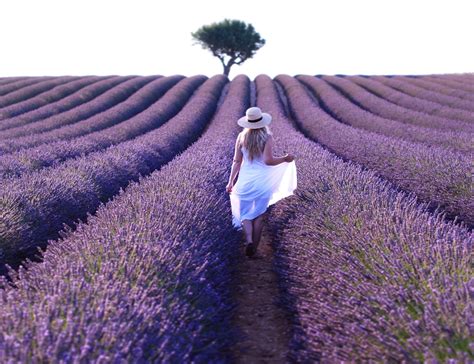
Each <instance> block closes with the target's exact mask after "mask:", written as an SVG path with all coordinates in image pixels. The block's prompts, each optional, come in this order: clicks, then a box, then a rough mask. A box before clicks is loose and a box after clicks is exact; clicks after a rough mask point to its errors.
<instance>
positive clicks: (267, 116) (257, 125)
mask: <svg viewBox="0 0 474 364" xmlns="http://www.w3.org/2000/svg"><path fill="white" fill-rule="evenodd" d="M271 122H272V116H271V115H270V114H267V113H266V112H262V120H259V121H257V122H256V123H251V122H249V121H248V120H247V116H243V117H241V118H240V119H239V120H237V124H239V126H241V127H242V128H249V129H258V128H263V127H264V126H265V125H268V124H270V123H271Z"/></svg>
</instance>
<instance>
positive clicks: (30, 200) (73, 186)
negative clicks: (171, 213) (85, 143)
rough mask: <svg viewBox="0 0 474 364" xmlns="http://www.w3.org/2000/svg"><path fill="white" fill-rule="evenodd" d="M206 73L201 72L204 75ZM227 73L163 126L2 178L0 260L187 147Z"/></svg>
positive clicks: (16, 255)
mask: <svg viewBox="0 0 474 364" xmlns="http://www.w3.org/2000/svg"><path fill="white" fill-rule="evenodd" d="M202 77H204V76H202ZM225 82H227V77H225V76H222V75H220V76H215V77H213V78H211V79H209V80H208V81H206V82H205V83H204V84H203V85H202V86H201V87H200V88H199V89H198V90H197V91H196V94H195V95H194V96H193V97H192V98H191V100H190V101H189V103H187V104H186V105H185V106H184V107H183V108H182V110H181V111H180V112H179V113H178V114H177V115H176V116H175V117H173V118H172V119H171V120H170V121H169V122H168V123H166V124H165V125H164V126H162V127H160V128H157V129H155V130H153V131H151V132H149V133H147V134H144V135H142V136H140V137H138V138H135V139H132V140H130V141H128V142H124V143H121V144H118V145H116V146H112V147H110V148H108V149H106V150H104V151H99V152H95V153H92V154H89V155H87V156H84V157H80V158H76V159H74V160H70V161H67V162H65V163H63V164H60V165H59V166H57V167H51V168H47V169H43V170H41V171H38V172H36V173H32V174H28V175H25V176H23V177H22V178H19V179H14V180H9V181H7V180H3V181H1V182H0V205H1V206H4V207H7V208H6V209H5V210H4V211H2V215H1V216H0V259H2V263H5V262H10V261H17V260H18V259H22V257H23V256H24V255H26V256H28V255H30V254H31V253H32V251H35V250H36V249H37V247H38V246H44V245H45V243H46V242H47V240H48V239H54V238H56V237H58V232H59V231H60V230H61V229H62V228H63V225H64V224H66V225H70V226H71V225H72V224H73V223H74V222H75V221H77V219H84V218H86V216H87V214H88V213H93V212H94V211H95V210H96V209H97V207H98V206H99V204H100V203H101V202H105V201H107V200H108V199H110V198H111V197H112V196H114V195H115V194H117V193H118V192H119V191H120V189H121V188H123V187H125V186H127V185H128V184H129V183H130V182H131V181H133V180H137V179H138V178H139V176H141V175H147V174H150V173H151V172H153V171H154V170H155V169H158V168H160V167H161V166H163V165H164V164H165V163H167V162H169V161H170V160H171V159H172V158H173V157H174V156H176V155H177V154H178V153H180V152H182V151H183V150H185V149H186V148H187V147H188V146H189V145H190V144H191V143H192V142H193V141H195V140H196V139H197V138H198V137H199V135H200V134H201V133H202V132H203V129H204V128H205V126H206V124H207V123H208V121H209V119H210V118H211V116H212V114H213V112H214V110H215V108H216V104H217V100H218V98H219V95H220V93H221V91H222V88H223V86H224V84H225Z"/></svg>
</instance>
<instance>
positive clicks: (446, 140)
mask: <svg viewBox="0 0 474 364" xmlns="http://www.w3.org/2000/svg"><path fill="white" fill-rule="evenodd" d="M298 79H299V80H301V81H302V82H303V83H304V84H305V85H307V87H308V88H309V89H310V90H311V91H312V92H313V93H315V94H316V95H317V97H318V100H320V104H321V105H324V107H325V108H326V110H328V112H329V113H330V114H331V115H333V116H334V117H335V118H337V119H338V120H340V121H341V122H343V123H346V124H348V125H351V126H353V127H356V128H361V129H365V130H369V131H373V132H376V133H378V134H382V135H386V136H388V137H396V138H400V139H403V140H407V141H410V142H415V143H423V144H426V145H433V146H441V147H446V148H449V149H451V150H454V151H459V152H468V153H471V152H472V151H473V149H474V125H473V126H472V128H471V130H472V132H473V134H469V133H461V132H453V131H439V130H433V129H430V128H424V127H420V126H418V125H416V121H417V120H416V116H417V115H416V113H413V112H412V111H411V110H404V114H408V115H409V114H412V113H413V114H415V115H410V116H412V118H413V119H412V120H413V122H414V123H413V124H405V123H402V122H398V121H396V120H391V119H389V118H388V117H389V115H390V114H391V113H393V112H398V111H399V110H398V109H397V108H393V106H394V105H393V104H392V103H390V102H387V101H385V100H382V99H380V98H378V97H376V96H374V95H373V94H371V93H369V92H368V91H366V90H364V89H363V88H362V87H359V86H357V85H355V84H353V83H352V82H350V81H348V80H344V79H342V78H339V77H323V79H319V78H315V77H312V76H301V77H300V78H298ZM326 81H327V82H326ZM328 82H329V84H328ZM330 84H331V85H334V87H337V90H335V89H334V88H333V87H331V86H330ZM338 91H340V92H338ZM359 105H360V107H359ZM387 109H388V110H390V111H389V112H388V113H385V110H387ZM377 114H379V115H383V116H384V117H380V116H378V115H377Z"/></svg>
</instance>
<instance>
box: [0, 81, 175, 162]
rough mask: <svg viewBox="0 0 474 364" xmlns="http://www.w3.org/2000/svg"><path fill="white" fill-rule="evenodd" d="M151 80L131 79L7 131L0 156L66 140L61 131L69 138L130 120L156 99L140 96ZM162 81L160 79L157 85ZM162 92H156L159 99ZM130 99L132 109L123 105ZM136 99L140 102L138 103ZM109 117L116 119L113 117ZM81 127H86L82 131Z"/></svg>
mask: <svg viewBox="0 0 474 364" xmlns="http://www.w3.org/2000/svg"><path fill="white" fill-rule="evenodd" d="M153 80H154V77H153V76H151V77H140V78H134V79H131V80H129V81H126V82H124V83H122V84H120V85H118V86H116V87H114V88H113V89H111V90H109V91H107V92H106V93H104V94H103V95H101V96H100V97H97V98H96V99H94V100H93V101H91V102H89V103H87V104H84V105H81V106H79V107H76V108H73V109H72V110H69V111H67V112H65V113H61V114H59V115H55V116H53V117H50V118H47V119H45V120H41V121H39V122H35V123H32V124H28V125H25V126H23V127H20V128H14V129H10V130H6V131H5V132H4V133H3V136H4V137H6V138H11V139H9V140H8V139H7V140H1V141H0V152H3V154H5V153H12V152H14V151H17V150H20V149H24V148H30V147H34V146H37V145H41V144H45V143H48V142H50V141H54V140H61V139H65V138H61V137H62V135H61V133H62V132H67V131H69V132H70V133H71V136H70V137H69V138H72V137H74V136H77V135H79V136H80V135H81V133H84V130H85V132H86V133H87V132H93V131H95V130H100V129H103V128H106V127H107V126H110V125H113V124H114V123H117V122H120V121H122V120H124V119H126V118H127V117H131V116H133V115H134V114H136V113H138V112H140V111H142V109H143V108H146V106H148V105H149V104H150V103H151V102H153V101H154V100H156V99H155V98H154V95H153V94H152V93H151V94H147V95H146V97H144V96H143V94H142V93H140V92H138V91H141V92H143V89H142V88H143V87H144V86H145V85H147V84H148V83H149V82H151V81H153ZM162 82H163V80H162V81H161V82H160V84H161V83H162ZM165 90H166V89H165ZM137 92H138V93H137ZM162 93H163V92H161V93H160V92H158V96H160V95H161V94H162ZM140 95H141V97H140ZM158 96H157V97H158ZM130 98H131V100H135V104H134V105H133V107H131V105H130V101H129V102H126V101H127V100H129V99H130ZM137 100H139V101H138V102H137ZM119 111H122V112H121V114H124V115H123V116H122V115H120V116H119V117H117V116H116V114H117V113H118V112H119ZM112 115H114V116H115V117H112ZM84 124H86V125H87V124H88V125H89V126H88V127H87V128H84V127H83V125H84ZM65 134H66V133H65ZM66 135H67V134H66Z"/></svg>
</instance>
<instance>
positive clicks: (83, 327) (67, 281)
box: [0, 76, 249, 363]
mask: <svg viewBox="0 0 474 364" xmlns="http://www.w3.org/2000/svg"><path fill="white" fill-rule="evenodd" d="M248 103H249V81H248V78H247V77H244V76H238V77H236V78H234V80H233V81H232V82H231V84H230V87H229V89H228V93H227V96H226V97H225V99H224V102H223V104H222V105H221V107H220V108H219V110H218V112H217V114H216V116H215V117H214V119H213V120H212V122H211V124H210V126H209V128H208V129H207V131H206V132H205V134H204V135H203V136H202V137H201V138H200V139H199V140H198V141H197V142H196V143H194V144H193V145H192V146H191V147H190V148H189V149H188V150H186V151H185V152H184V153H183V154H181V155H180V156H178V157H176V158H175V159H174V160H173V161H171V162H170V163H168V164H167V165H166V166H164V167H163V168H162V169H161V170H159V171H156V172H154V173H153V174H152V175H150V176H149V177H147V178H144V179H141V180H140V183H132V184H131V185H130V186H129V187H128V188H127V189H126V190H125V192H123V193H121V194H120V195H119V196H117V197H116V198H114V200H113V201H111V202H109V203H108V204H107V205H105V206H101V207H100V208H99V210H98V211H97V214H96V216H90V217H89V219H88V222H87V224H80V225H79V226H78V227H77V229H76V231H75V232H73V233H69V234H67V235H66V236H64V237H63V239H61V240H59V241H54V242H50V244H49V246H48V248H47V250H46V252H45V253H44V256H43V259H44V261H43V262H42V263H33V264H31V265H28V267H27V268H28V269H27V270H26V271H25V270H24V269H23V268H20V270H19V274H18V276H17V275H16V274H15V280H14V282H13V284H14V285H16V287H17V288H12V287H11V286H10V285H9V284H8V283H7V282H6V281H4V284H5V290H4V291H2V290H0V301H1V302H2V310H1V311H0V358H2V359H3V361H9V360H11V361H15V362H16V361H25V360H33V361H42V360H43V359H47V360H49V361H53V362H60V361H65V362H82V361H88V362H91V361H93V362H97V363H105V362H137V363H139V362H157V363H171V362H176V363H182V362H193V363H201V362H202V363H204V362H206V363H210V362H212V363H217V362H225V361H227V360H228V358H227V356H226V355H225V351H226V349H228V348H229V347H230V346H231V345H232V344H233V342H234V338H233V330H232V327H231V325H230V320H229V317H230V314H231V312H232V309H233V306H234V303H233V301H232V299H231V287H232V285H231V276H232V267H233V266H234V265H235V256H236V255H237V253H238V242H239V240H240V234H239V233H238V232H236V231H235V230H234V229H233V227H232V225H231V218H230V216H229V212H230V210H229V205H228V196H227V194H226V193H225V182H226V178H227V176H228V172H229V165H230V163H231V161H232V152H233V150H232V147H231V146H232V145H233V142H234V140H235V136H236V135H237V132H238V130H236V129H238V127H237V125H236V123H235V120H237V118H238V117H240V116H241V115H242V114H243V113H244V112H245V109H246V108H247V107H248ZM229 146H230V147H229ZM206 165H207V166H212V168H205V166H206ZM189 227H192V229H191V228H189ZM125 308H126V309H125ZM28 312H30V313H32V315H31V318H30V315H29V314H28ZM72 313H74V314H72Z"/></svg>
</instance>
